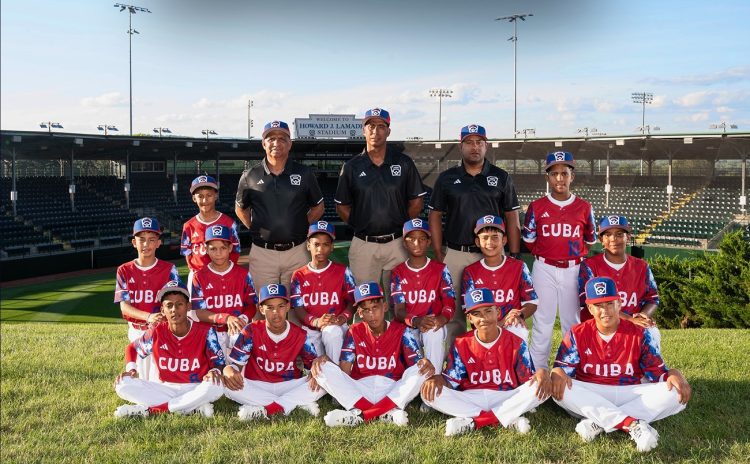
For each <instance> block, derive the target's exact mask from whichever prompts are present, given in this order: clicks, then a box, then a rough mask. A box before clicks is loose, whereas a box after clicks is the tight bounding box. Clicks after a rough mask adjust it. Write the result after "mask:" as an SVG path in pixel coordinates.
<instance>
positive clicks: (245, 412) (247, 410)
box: [237, 404, 268, 421]
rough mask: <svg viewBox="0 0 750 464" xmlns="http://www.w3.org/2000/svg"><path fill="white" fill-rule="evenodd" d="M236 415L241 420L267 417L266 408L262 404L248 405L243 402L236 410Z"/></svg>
mask: <svg viewBox="0 0 750 464" xmlns="http://www.w3.org/2000/svg"><path fill="white" fill-rule="evenodd" d="M237 417H239V418H240V420H241V421H249V420H255V419H268V414H266V408H264V407H263V406H250V405H246V404H245V405H242V406H240V410H239V411H237Z"/></svg>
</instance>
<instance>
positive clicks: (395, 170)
mask: <svg viewBox="0 0 750 464" xmlns="http://www.w3.org/2000/svg"><path fill="white" fill-rule="evenodd" d="M391 175H392V176H394V177H398V176H400V175H401V166H400V165H398V164H394V165H393V166H391Z"/></svg>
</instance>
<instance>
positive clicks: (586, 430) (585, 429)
mask: <svg viewBox="0 0 750 464" xmlns="http://www.w3.org/2000/svg"><path fill="white" fill-rule="evenodd" d="M576 432H577V433H578V436H580V437H581V439H582V440H583V441H585V442H587V443H588V442H590V441H593V440H594V438H596V437H597V436H598V435H599V434H600V433H602V432H604V429H603V428H601V427H600V426H599V424H597V423H596V422H594V421H593V420H591V419H583V420H582V421H580V422H579V423H578V424H577V425H576Z"/></svg>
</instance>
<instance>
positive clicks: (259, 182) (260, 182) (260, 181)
mask: <svg viewBox="0 0 750 464" xmlns="http://www.w3.org/2000/svg"><path fill="white" fill-rule="evenodd" d="M260 184H265V182H263V179H261V180H259V181H258V183H257V184H255V185H260Z"/></svg>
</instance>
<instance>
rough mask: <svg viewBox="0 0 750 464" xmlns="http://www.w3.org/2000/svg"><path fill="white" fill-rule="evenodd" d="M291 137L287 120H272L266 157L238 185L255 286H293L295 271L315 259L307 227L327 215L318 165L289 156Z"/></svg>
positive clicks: (265, 137) (265, 132) (266, 134)
mask: <svg viewBox="0 0 750 464" xmlns="http://www.w3.org/2000/svg"><path fill="white" fill-rule="evenodd" d="M290 135H291V134H290V132H289V126H288V125H287V123H285V122H283V121H273V122H269V123H268V124H266V126H265V127H264V128H263V149H264V150H265V151H266V157H265V158H263V160H262V161H261V162H260V163H259V164H257V165H256V166H254V167H253V168H251V169H248V170H247V171H245V172H244V173H243V174H242V177H240V183H239V185H238V187H237V199H236V203H237V204H236V205H235V212H236V213H237V217H238V218H239V219H240V221H242V223H243V224H245V226H246V227H247V228H248V229H250V235H251V237H252V241H253V246H252V247H251V248H250V259H249V267H250V275H252V277H253V281H254V284H255V288H261V287H264V286H266V285H268V284H272V283H279V282H281V283H282V284H284V285H285V286H286V287H287V289H288V288H289V281H290V280H291V277H292V272H294V270H295V269H299V268H300V267H302V266H304V265H305V264H306V263H307V262H308V261H309V260H310V255H309V254H308V252H307V250H306V248H305V245H304V243H305V240H306V238H307V228H308V226H309V225H310V223H311V222H313V221H317V220H318V219H320V217H321V216H322V215H323V194H322V193H321V191H320V187H319V186H318V181H317V180H316V179H315V175H314V174H313V171H312V169H310V168H309V167H307V166H305V165H303V164H300V163H297V162H295V161H293V160H290V159H289V151H290V150H291V148H292V139H291V136H290Z"/></svg>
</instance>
